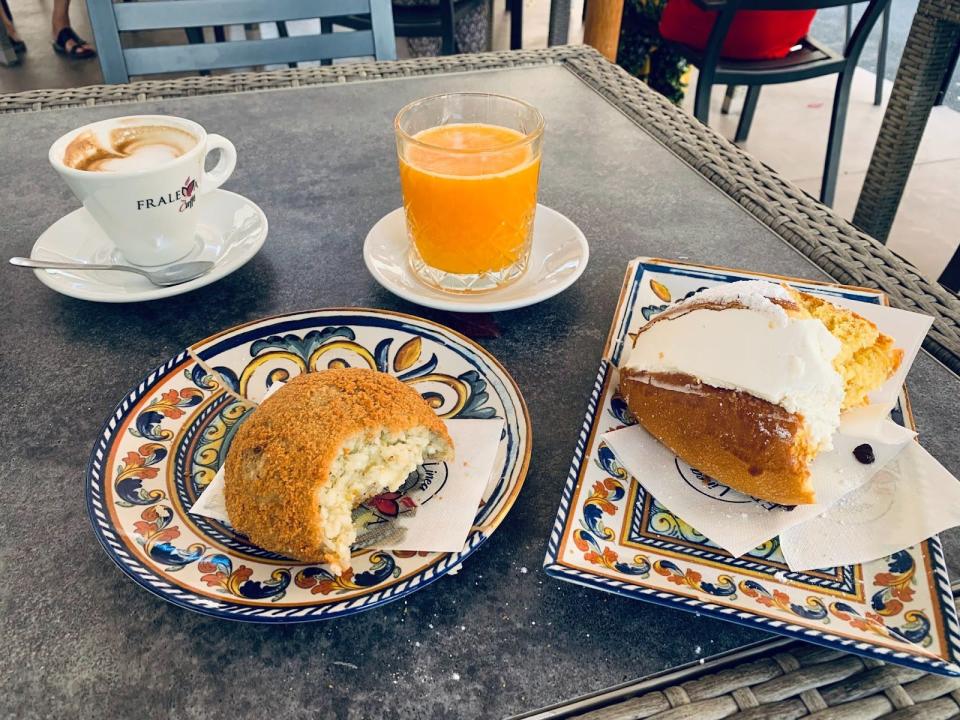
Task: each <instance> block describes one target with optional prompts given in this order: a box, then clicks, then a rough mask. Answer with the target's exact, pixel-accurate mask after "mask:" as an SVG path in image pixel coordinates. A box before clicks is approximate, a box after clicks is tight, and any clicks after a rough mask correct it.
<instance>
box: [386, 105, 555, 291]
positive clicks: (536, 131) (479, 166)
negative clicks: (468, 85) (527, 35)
mask: <svg viewBox="0 0 960 720" xmlns="http://www.w3.org/2000/svg"><path fill="white" fill-rule="evenodd" d="M394 128H395V130H396V136H397V155H398V159H399V163H400V187H401V189H402V191H403V207H404V210H405V211H406V216H407V235H408V237H409V239H410V265H411V267H412V268H413V272H414V274H415V275H416V276H417V277H418V278H419V279H420V280H421V281H422V282H424V283H426V284H427V285H430V286H432V287H435V288H439V289H442V290H447V291H451V292H460V293H476V292H485V291H488V290H494V289H496V288H498V287H503V286H504V285H507V284H509V283H511V282H513V281H514V280H516V279H517V278H519V277H520V276H521V275H523V273H524V272H525V271H526V269H527V263H528V261H529V259H530V244H531V239H532V236H533V216H534V213H535V212H536V208H537V182H538V180H539V177H540V156H541V149H542V145H543V116H542V115H541V114H540V113H539V112H538V111H537V109H536V108H534V107H533V106H531V105H528V104H527V103H525V102H522V101H521V100H516V99H514V98H510V97H505V96H503V95H492V94H486V93H450V94H446V95H435V96H433V97H428V98H424V99H422V100H417V101H415V102H412V103H410V104H409V105H407V106H406V107H405V108H403V109H402V110H401V111H400V112H399V113H398V114H397V118H396V120H395V122H394Z"/></svg>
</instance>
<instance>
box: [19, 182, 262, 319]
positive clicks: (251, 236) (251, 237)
mask: <svg viewBox="0 0 960 720" xmlns="http://www.w3.org/2000/svg"><path fill="white" fill-rule="evenodd" d="M197 209H198V211H199V212H200V222H199V224H198V226H197V237H196V241H195V243H196V244H195V246H194V248H193V250H191V251H190V252H189V253H188V254H187V255H186V256H185V257H182V258H180V259H179V260H177V262H178V263H180V262H188V261H190V260H212V261H213V262H214V263H215V265H214V267H213V269H212V270H210V272H208V273H207V274H206V275H201V276H200V277H198V278H196V279H195V280H191V281H190V282H185V283H183V284H181V285H173V286H171V287H157V286H156V285H152V284H151V283H150V281H148V280H147V279H146V278H144V277H141V276H140V275H136V274H134V273H125V272H117V271H115V270H34V273H35V274H36V276H37V278H39V280H40V282H42V283H43V284H44V285H46V286H47V287H48V288H50V289H51V290H56V291H57V292H58V293H62V294H63V295H69V296H70V297H74V298H79V299H81V300H92V301H93V302H108V303H125V302H142V301H144V300H157V299H159V298H165V297H172V296H174V295H182V294H183V293H186V292H190V291H191V290H196V289H197V288H201V287H203V286H205V285H209V284H210V283H213V282H216V281H217V280H220V279H221V278H224V277H226V276H227V275H229V274H230V273H232V272H233V271H234V270H237V269H238V268H240V267H243V265H245V264H246V263H247V261H248V260H250V258H252V257H253V256H254V255H256V254H257V251H259V250H260V248H261V247H262V246H263V241H264V240H265V239H266V237H267V217H266V215H264V214H263V210H261V209H260V208H259V207H258V206H257V205H256V203H254V202H252V201H250V200H248V199H247V198H245V197H243V196H242V195H237V194H236V193H232V192H229V191H227V190H214V191H212V192H211V193H209V194H207V195H204V196H203V199H202V201H201V203H200V204H199V205H198V207H197ZM30 257H31V258H32V259H34V260H60V261H66V262H78V263H90V264H117V265H129V263H128V262H127V261H126V259H124V257H123V255H121V254H120V252H119V251H118V250H117V249H116V247H114V245H113V243H112V242H111V241H110V239H109V238H108V237H107V235H106V233H104V232H103V230H102V229H101V228H100V226H99V225H98V224H97V223H96V221H95V220H94V219H93V217H91V215H90V213H88V212H87V211H86V210H85V209H84V208H80V209H78V210H74V211H73V212H72V213H70V214H69V215H66V216H64V217H62V218H60V219H59V220H57V222H55V223H54V224H53V225H51V226H50V227H49V228H47V230H46V231H45V232H44V233H43V234H42V235H41V236H40V237H39V238H38V239H37V242H36V243H34V245H33V250H32V251H31V252H30Z"/></svg>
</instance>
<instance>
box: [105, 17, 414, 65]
mask: <svg viewBox="0 0 960 720" xmlns="http://www.w3.org/2000/svg"><path fill="white" fill-rule="evenodd" d="M87 10H88V13H89V15H90V25H91V27H92V28H93V34H94V39H95V40H96V44H97V52H98V53H99V56H100V67H101V69H102V71H103V80H104V82H106V83H125V82H128V81H129V79H130V76H131V75H154V74H157V73H171V72H198V71H203V70H218V69H223V68H234V67H248V66H251V65H270V64H276V63H295V62H300V61H305V60H325V59H332V58H334V59H335V58H345V57H363V56H369V55H373V56H374V57H376V58H377V59H378V60H395V59H396V57H397V51H396V40H395V39H394V35H393V16H392V14H391V8H390V0H324V2H322V3H318V2H316V1H315V0H270V1H269V2H264V0H154V1H153V2H143V3H120V4H115V3H114V2H113V0H87ZM350 14H358V15H359V14H366V15H368V16H369V18H370V28H369V29H366V30H361V31H356V32H344V33H333V34H330V35H301V36H297V37H278V38H270V39H267V40H263V39H261V40H245V41H237V42H217V43H210V44H198V43H191V44H186V45H165V46H154V47H137V48H124V47H123V44H122V43H121V33H124V32H130V31H136V30H161V29H169V28H202V27H210V26H213V27H216V26H225V25H244V24H248V23H250V24H252V23H262V22H278V21H285V20H299V19H307V18H320V19H321V21H322V20H323V19H324V18H327V17H330V16H339V15H350Z"/></svg>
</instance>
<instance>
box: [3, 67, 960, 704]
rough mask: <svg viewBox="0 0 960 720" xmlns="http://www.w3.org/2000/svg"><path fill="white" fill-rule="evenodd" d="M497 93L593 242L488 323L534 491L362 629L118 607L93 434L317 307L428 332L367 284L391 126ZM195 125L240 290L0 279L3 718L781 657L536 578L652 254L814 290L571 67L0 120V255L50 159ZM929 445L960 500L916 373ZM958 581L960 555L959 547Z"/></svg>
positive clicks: (534, 698) (930, 388)
mask: <svg viewBox="0 0 960 720" xmlns="http://www.w3.org/2000/svg"><path fill="white" fill-rule="evenodd" d="M450 90H489V91H496V92H502V93H507V94H511V95H516V96H519V97H522V98H524V99H526V100H528V101H529V102H531V103H533V104H534V105H536V106H537V107H539V108H540V109H541V110H542V112H543V114H544V116H545V117H546V120H547V127H548V129H547V135H546V145H545V155H544V162H543V174H542V182H541V195H540V199H541V202H543V203H545V204H546V205H549V206H551V207H553V208H556V209H557V210H560V211H561V212H563V213H565V214H566V215H568V216H569V217H570V218H571V219H572V220H573V221H574V222H576V223H577V224H578V225H579V226H580V227H581V228H582V229H583V231H584V232H585V233H586V235H587V238H588V239H589V241H590V244H591V259H590V265H589V267H588V268H587V270H586V273H585V274H584V275H583V277H582V278H581V279H580V280H579V282H578V283H577V284H576V285H574V286H573V287H572V288H570V289H569V290H567V291H566V292H564V293H562V294H561V295H559V296H557V297H556V298H553V299H552V300H549V301H547V302H544V303H542V304H540V305H537V306H535V307H530V308H526V309H522V310H516V311H511V312H506V313H502V314H500V315H498V316H496V322H497V324H498V325H499V327H500V330H501V335H500V336H499V337H497V338H495V339H486V340H481V342H482V344H483V345H484V346H485V347H486V348H487V349H488V350H489V351H490V352H492V353H493V354H494V355H496V356H497V358H499V359H500V360H501V361H502V363H503V364H504V365H505V366H506V368H507V369H508V370H509V371H510V372H511V373H512V374H513V376H514V378H515V379H516V381H517V383H518V384H519V386H520V388H521V390H522V391H523V393H524V396H525V398H526V401H527V403H528V405H529V408H530V413H531V416H532V422H533V436H534V441H533V456H532V461H531V465H530V472H529V476H528V479H527V481H526V485H525V486H524V488H523V491H522V493H521V494H520V497H519V499H518V501H517V503H516V505H515V506H514V508H513V510H512V511H511V512H510V514H509V516H508V517H507V519H506V520H505V522H504V523H503V525H502V526H501V527H500V529H499V530H498V531H497V532H496V533H495V534H494V535H493V537H492V538H491V539H490V540H489V542H488V543H487V544H486V545H485V546H484V547H483V548H482V549H481V550H480V551H479V552H477V553H476V554H475V555H474V556H472V557H471V558H470V559H469V560H468V561H467V562H466V563H465V565H464V567H463V568H462V569H461V571H460V572H459V573H458V574H457V575H455V576H447V577H444V578H442V579H441V580H440V581H438V582H436V583H435V584H433V585H430V586H429V587H427V588H425V589H424V590H422V591H420V592H417V593H415V594H413V595H411V596H409V597H408V598H406V599H404V600H401V601H398V602H395V603H393V604H389V605H386V606H384V607H381V608H377V609H374V610H372V611H369V612H364V613H361V614H359V615H355V616H351V617H347V618H344V619H338V620H333V621H327V622H319V623H313V624H304V625H299V626H258V625H246V624H235V623H230V622H225V621H220V620H215V619H212V618H208V617H203V616H200V615H196V614H193V613H190V612H188V611H185V610H182V609H179V608H176V607H173V606H172V605H169V604H167V603H165V602H163V601H161V600H159V599H157V598H155V597H154V596H152V595H151V594H149V593H147V592H144V591H143V590H142V589H141V588H139V587H137V586H136V585H134V584H133V583H132V582H130V581H128V580H127V579H126V578H125V577H124V576H123V575H122V574H121V573H120V571H119V570H117V568H115V567H114V566H113V563H112V562H111V560H110V559H108V558H107V556H106V555H105V554H104V553H103V552H102V551H101V549H100V548H99V546H98V544H97V541H96V540H95V538H94V535H93V533H92V531H91V529H90V526H89V523H88V521H87V518H86V512H85V505H84V499H83V498H84V477H83V473H84V468H85V464H86V460H87V457H88V454H89V452H90V448H91V447H92V444H93V442H94V438H95V436H96V434H97V432H98V430H99V428H100V425H101V423H102V422H103V420H104V418H105V417H106V416H107V415H108V414H109V413H110V411H111V410H112V409H113V407H114V405H115V404H116V403H117V401H118V400H119V399H120V398H121V397H122V396H123V394H124V393H125V392H126V391H127V390H128V389H129V388H130V387H131V386H133V385H134V384H136V383H137V382H138V381H139V380H140V378H141V377H142V376H143V375H144V373H146V372H147V371H148V370H149V369H151V368H153V367H155V366H157V365H158V364H160V363H161V362H163V361H165V360H166V359H168V358H169V357H171V356H172V355H174V354H175V353H177V352H178V351H180V350H181V349H182V348H183V347H185V346H186V345H188V344H190V343H192V342H194V341H196V340H198V339H200V338H203V337H205V336H207V335H209V334H211V333H213V332H215V331H218V330H221V329H224V328H227V327H230V326H232V325H235V324H237V323H242V322H246V321H249V320H253V319H256V318H259V317H262V316H266V315H270V314H275V313H282V312H288V311H294V310H300V309H307V308H317V307H324V306H343V305H356V306H368V307H379V308H388V309H393V310H399V311H403V312H407V313H413V314H418V315H422V316H425V317H428V318H437V317H438V315H437V314H436V313H433V312H431V311H429V310H425V309H423V308H419V307H417V306H415V305H412V304H409V303H407V302H404V301H401V300H399V299H398V298H395V297H393V296H392V295H390V294H388V293H387V292H385V291H384V290H382V289H381V288H380V287H379V286H378V285H377V284H376V283H375V282H374V281H373V279H372V278H371V277H370V276H369V275H368V274H367V272H366V270H365V269H364V266H363V260H362V243H363V238H364V236H365V234H366V232H367V230H368V229H369V228H370V226H371V225H373V223H374V222H376V221H377V220H378V219H379V218H380V217H382V216H383V215H384V214H386V213H387V212H389V211H391V210H393V209H394V208H396V207H398V206H399V205H400V191H399V186H398V181H397V171H396V162H395V159H394V146H393V135H392V126H391V121H392V119H393V116H394V114H395V113H396V111H397V110H398V109H399V108H400V107H401V106H402V105H403V104H404V103H406V102H408V101H409V100H412V99H414V98H417V97H421V96H424V95H429V94H432V93H436V92H442V91H450ZM146 112H150V113H170V114H176V115H182V116H186V117H190V118H193V119H195V120H197V121H199V122H200V123H202V124H203V125H204V126H205V127H206V128H207V129H208V130H210V131H213V132H217V133H221V134H223V135H225V136H226V137H228V138H230V139H232V140H233V142H234V143H235V144H236V147H237V150H238V153H239V162H238V165H237V170H236V172H235V173H234V175H233V177H232V178H231V179H230V180H229V181H228V183H227V184H226V187H227V188H228V189H230V190H233V191H235V192H239V193H241V194H243V195H246V196H248V197H250V198H251V199H253V200H254V201H256V202H257V203H259V204H260V206H261V207H262V208H263V210H264V212H265V213H266V214H267V216H268V218H269V220H270V236H269V237H268V239H267V242H266V244H265V245H264V247H263V249H262V251H261V252H260V253H259V255H258V256H257V257H256V258H254V259H253V260H252V261H251V262H250V263H249V264H248V265H247V266H246V267H244V268H243V269H241V270H239V271H238V272H236V273H234V274H233V275H231V276H230V277H228V278H226V279H224V280H222V281H220V282H218V283H215V284H214V285H211V286H209V287H207V288H204V289H202V290H198V291H196V292H192V293H190V294H187V295H185V296H182V297H178V298H173V299H168V300H161V301H156V302H152V303H145V304H134V305H98V304H92V303H88V302H83V301H78V300H73V299H70V298H66V297H62V296H60V295H57V294H55V293H53V292H51V291H50V290H48V289H47V288H45V287H43V286H42V285H41V284H40V283H38V282H37V281H36V279H35V278H34V277H33V276H32V275H31V274H30V273H26V272H23V271H16V270H13V269H4V270H3V271H2V273H3V275H2V283H0V292H2V299H3V307H4V309H5V312H4V313H3V315H2V318H0V338H2V341H0V342H2V346H0V347H2V350H0V353H2V362H0V408H2V410H0V438H2V443H3V451H2V453H0V508H2V512H0V578H2V584H0V607H2V611H0V639H2V652H0V677H2V678H3V691H2V692H0V716H3V717H17V718H33V717H38V718H39V717H98V718H114V717H130V718H132V717H137V718H160V717H172V718H196V719H202V718H221V717H237V718H241V717H277V718H281V717H282V718H291V719H292V718H307V717H310V718H316V717H321V718H328V717H329V718H364V717H383V718H407V717H497V716H502V715H506V714H510V713H516V712H520V711H522V710H524V709H530V708H534V707H538V706H542V705H545V704H548V703H551V702H555V701H558V700H560V699H563V698H565V697H569V696H572V695H577V694H580V693H584V692H588V691H591V690H595V689H598V688H601V687H605V686H609V685H612V684H614V683H619V682H622V681H625V680H628V679H631V678H635V677H638V676H641V675H645V674H648V673H651V672H655V671H659V670H662V669H665V668H667V667H670V666H674V665H677V664H680V663H684V662H688V661H691V660H695V659H696V658H697V657H698V655H697V648H698V647H700V648H702V651H703V653H704V654H709V653H713V652H719V651H722V650H726V649H730V648H734V647H737V646H741V645H744V644H746V643H749V642H753V641H757V640H761V639H764V638H767V637H769V636H767V635H765V634H763V633H761V632H759V631H756V630H752V629H747V628H744V627H740V626H738V625H734V624H730V623H724V622H720V621H716V620H712V619H708V618H705V617H698V616H695V615H692V614H687V613H683V612H679V611H675V610H671V609H666V608H663V607H659V606H655V605H650V604H646V603H641V602H636V601H632V600H628V599H625V598H622V597H617V596H614V595H609V594H606V593H602V592H597V591H594V590H589V589H585V588H581V587H578V586H574V585H570V584H567V583H562V582H558V581H555V580H553V579H551V578H548V577H546V576H545V575H544V574H543V573H542V571H541V569H540V568H541V563H542V561H543V557H544V552H545V547H546V542H547V537H548V534H549V531H550V528H551V525H552V522H553V519H554V516H555V514H556V510H557V505H558V501H559V498H560V493H561V488H562V486H563V483H564V480H565V477H566V473H567V469H568V466H569V463H570V459H571V454H572V450H573V447H574V444H575V442H576V438H577V434H578V432H579V429H580V424H581V422H582V419H583V412H584V409H585V407H586V402H587V397H588V394H589V391H590V388H591V387H592V384H593V381H594V378H595V375H596V371H597V366H598V363H599V360H600V353H601V346H602V344H603V340H604V338H605V336H606V333H607V329H608V327H609V323H610V319H611V314H612V312H613V310H614V307H615V305H616V302H617V297H618V292H619V288H620V284H621V282H622V279H623V273H624V269H625V266H626V263H627V261H628V260H630V259H631V258H633V257H635V256H638V255H652V256H660V257H668V258H688V259H689V260H690V261H693V262H702V263H707V264H715V265H726V266H730V267H741V268H750V269H754V270H758V271H765V272H773V273H781V274H785V275H797V276H805V277H809V278H816V279H827V278H826V276H825V275H824V273H823V272H821V271H820V270H819V269H818V268H817V267H816V266H815V265H813V264H812V263H811V262H810V261H809V260H807V259H806V258H805V257H803V256H802V255H800V254H799V253H798V252H797V251H796V250H794V249H792V248H791V247H790V246H789V245H787V244H786V243H785V242H783V241H782V240H781V239H780V238H779V237H778V236H777V235H775V234H774V233H773V232H772V231H771V230H769V229H768V228H767V227H766V226H765V225H762V224H760V223H759V222H757V221H756V220H755V219H753V217H752V216H750V215H749V214H748V213H747V212H746V211H745V210H743V209H742V208H741V207H740V206H739V205H737V204H735V203H734V202H732V201H731V200H730V199H729V197H728V196H727V195H725V194H724V193H723V192H721V191H720V190H718V189H717V188H716V187H715V186H714V185H712V184H711V183H710V182H708V181H707V180H706V179H704V178H703V177H701V176H700V175H699V174H697V173H696V172H694V171H692V170H691V169H690V168H689V167H688V166H687V165H685V164H684V163H683V162H681V161H680V160H679V159H678V158H677V157H675V156H674V155H673V154H671V152H669V151H668V150H667V149H665V148H664V147H663V146H661V145H660V144H658V143H657V142H655V141H654V140H653V139H652V138H651V137H650V136H649V135H647V134H646V133H645V132H644V131H642V130H641V129H640V128H639V127H638V126H637V125H636V124H634V123H633V122H632V121H631V120H630V119H628V118H627V117H626V116H625V115H624V114H622V113H620V112H619V111H618V110H617V109H615V108H614V107H613V106H611V105H609V104H608V103H607V102H606V101H605V100H603V99H602V98H601V97H600V96H599V95H597V94H596V93H595V92H594V91H593V90H591V89H590V88H589V87H587V86H586V85H585V84H584V83H583V82H581V80H579V79H578V78H577V77H576V76H575V75H573V74H572V73H570V72H569V71H568V70H566V69H565V68H564V67H561V66H545V67H537V68H520V69H510V70H497V71H488V72H474V73H464V74H450V75H434V76H427V77H411V78H403V79H391V80H382V81H372V82H352V83H346V84H340V85H328V86H318V87H306V88H297V89H290V90H271V91H264V92H255V93H245V94H227V95H217V96H207V97H186V98H178V99H170V100H158V101H149V102H142V103H137V104H127V105H122V106H117V107H111V106H102V107H90V108H81V109H76V108H73V109H63V110H51V111H45V112H40V113H29V114H16V115H4V116H0V157H2V159H3V167H4V169H5V172H4V180H3V182H2V183H0V208H2V218H3V220H2V227H3V234H2V240H0V242H2V244H3V250H4V252H5V254H6V255H7V256H10V255H15V254H16V255H27V254H29V251H30V248H31V246H32V244H33V242H34V240H35V239H36V237H37V236H38V235H39V234H40V233H41V232H42V231H43V230H44V229H45V228H46V227H48V226H49V225H50V224H52V223H53V222H54V221H56V220H57V219H58V218H60V217H61V216H62V215H64V214H65V213H67V212H69V211H70V210H72V209H74V208H75V207H76V205H77V203H76V201H75V200H74V198H73V197H72V196H71V194H70V191H69V190H68V189H67V188H66V186H65V185H63V184H62V183H61V182H60V181H59V179H58V178H57V177H56V175H55V173H54V171H53V170H52V169H51V168H50V167H49V166H48V165H47V161H46V152H47V148H48V146H49V145H50V143H51V142H52V141H53V140H54V139H56V138H57V137H58V136H59V135H60V134H61V133H63V132H65V131H67V130H69V129H70V128H72V127H75V126H77V125H80V124H82V123H86V122H90V121H93V120H96V119H99V118H105V117H110V116H115V115H122V114H130V113H146ZM909 384H910V387H911V389H912V397H913V407H914V411H915V415H916V419H917V422H918V424H919V427H920V432H921V434H922V437H923V438H924V443H925V446H926V447H927V448H928V449H929V450H930V451H931V452H932V453H933V454H934V455H935V456H936V457H937V458H939V460H940V461H941V462H942V463H943V464H944V465H945V466H947V468H948V469H950V470H951V472H953V473H954V474H960V451H958V448H957V432H956V430H957V428H958V426H960V423H958V413H960V408H958V404H957V402H956V400H957V397H958V394H960V380H958V378H957V377H956V376H955V375H953V374H951V373H950V372H949V371H948V370H946V369H945V368H944V367H943V366H942V365H940V364H939V363H937V362H936V361H935V360H933V359H932V358H931V356H929V355H927V354H926V353H923V354H922V355H921V357H920V358H919V359H918V361H917V362H916V365H915V367H914V369H913V371H912V373H911V375H910V378H909ZM945 543H946V551H947V555H948V559H949V561H950V567H951V570H952V571H953V574H954V575H955V576H956V575H958V574H960V548H958V547H957V544H958V535H957V533H955V532H950V533H947V535H946V538H945Z"/></svg>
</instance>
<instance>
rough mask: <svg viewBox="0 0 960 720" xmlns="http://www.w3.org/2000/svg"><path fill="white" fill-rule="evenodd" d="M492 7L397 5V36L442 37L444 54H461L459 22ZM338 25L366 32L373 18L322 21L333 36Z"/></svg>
mask: <svg viewBox="0 0 960 720" xmlns="http://www.w3.org/2000/svg"><path fill="white" fill-rule="evenodd" d="M490 4H491V3H490V2H489V0H440V2H439V3H438V4H436V5H394V6H393V26H394V32H395V33H396V34H397V37H439V38H440V54H441V55H453V54H454V53H455V52H456V51H457V43H456V38H455V35H454V31H455V27H456V22H457V18H459V17H460V16H461V15H463V14H464V13H467V12H469V11H471V10H473V9H474V8H475V7H477V6H480V5H490ZM334 25H338V26H340V27H348V28H351V29H353V30H366V29H369V28H370V16H369V14H359V13H353V14H349V15H341V16H330V15H328V16H327V17H325V18H323V19H322V20H321V21H320V27H321V32H323V33H324V34H326V33H331V32H333V26H334ZM488 40H489V38H488Z"/></svg>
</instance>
